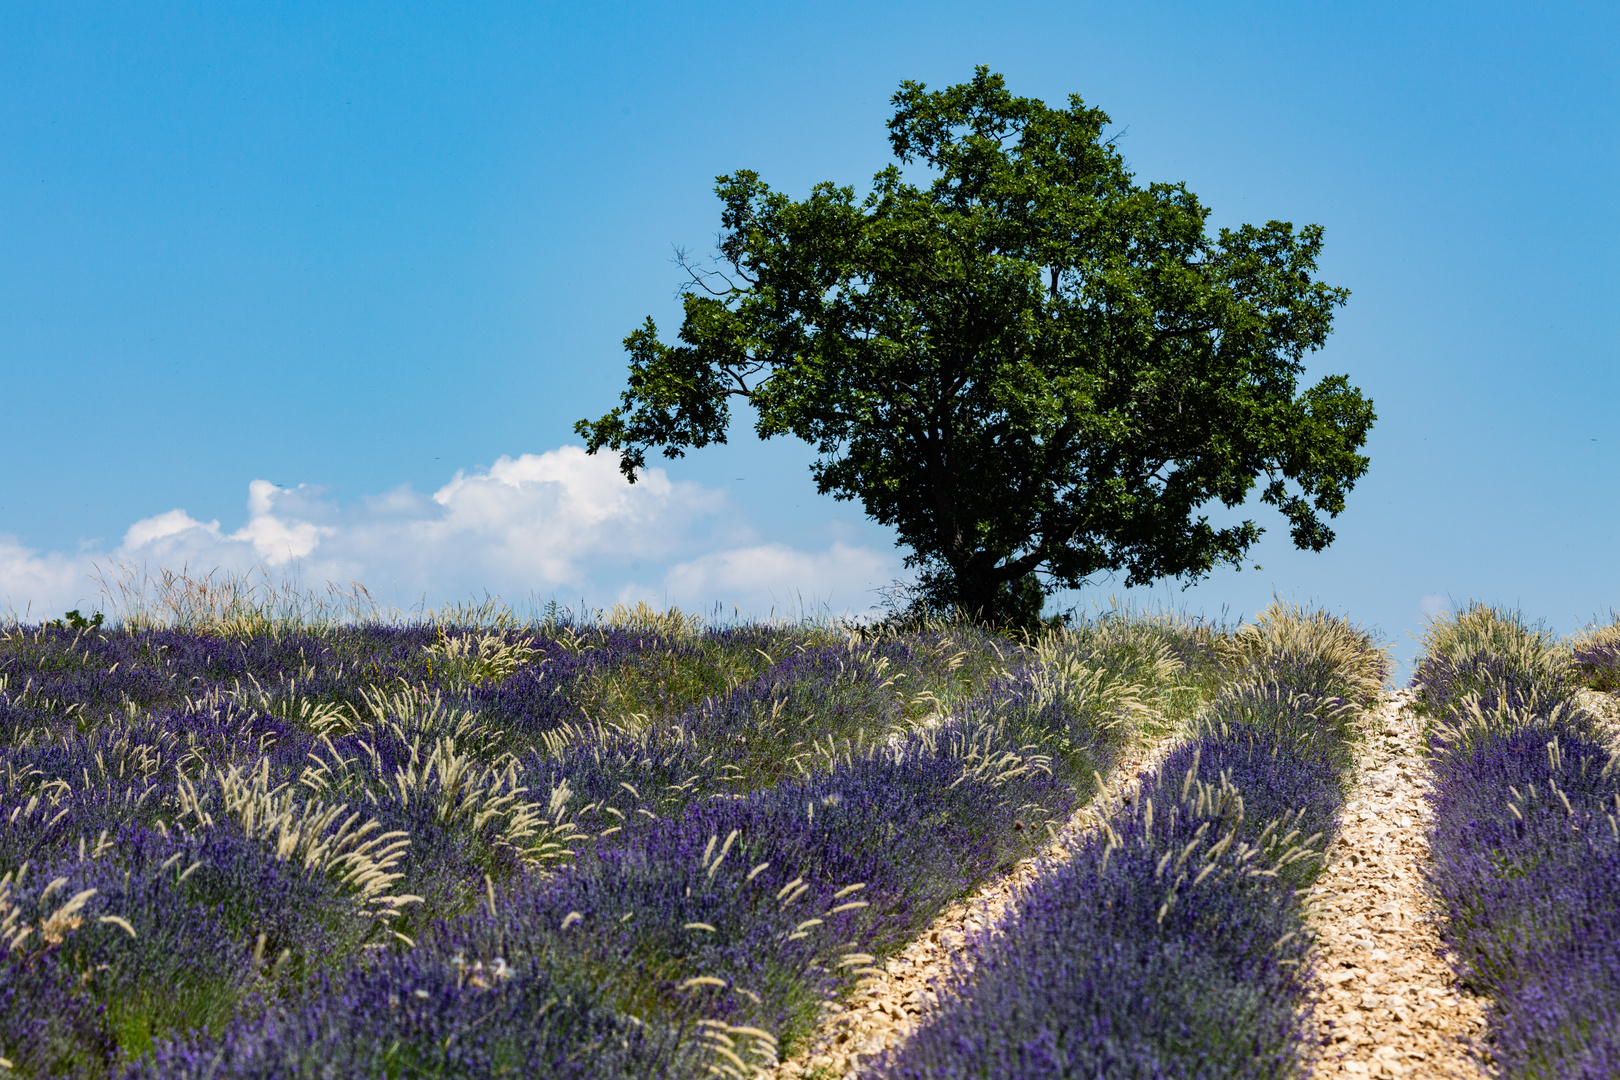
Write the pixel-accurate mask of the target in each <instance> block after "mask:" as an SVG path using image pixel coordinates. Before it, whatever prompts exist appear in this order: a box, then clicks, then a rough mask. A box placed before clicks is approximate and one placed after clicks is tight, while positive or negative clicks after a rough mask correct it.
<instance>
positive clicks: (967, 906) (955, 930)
mask: <svg viewBox="0 0 1620 1080" xmlns="http://www.w3.org/2000/svg"><path fill="white" fill-rule="evenodd" d="M1176 738H1177V736H1174V735H1171V736H1166V737H1164V738H1161V739H1159V740H1158V741H1156V742H1154V743H1151V744H1146V745H1144V744H1142V743H1135V744H1133V745H1132V746H1131V747H1129V748H1128V749H1127V750H1126V751H1125V753H1124V754H1123V756H1122V757H1121V759H1120V763H1119V766H1118V767H1117V768H1116V769H1115V770H1114V772H1113V774H1112V775H1111V776H1110V777H1109V779H1108V781H1107V782H1106V783H1105V784H1104V786H1103V790H1102V792H1101V793H1100V794H1099V795H1098V797H1097V798H1096V799H1094V800H1093V801H1092V802H1091V803H1090V804H1089V805H1088V806H1086V807H1084V808H1082V809H1080V810H1078V811H1077V812H1076V813H1075V814H1074V816H1073V817H1071V818H1070V819H1069V821H1068V823H1067V824H1066V825H1065V826H1064V827H1063V829H1062V830H1061V831H1060V832H1059V833H1058V835H1057V837H1056V838H1055V839H1054V840H1053V842H1052V843H1051V845H1049V846H1048V847H1047V849H1046V850H1045V851H1043V852H1042V853H1041V854H1039V855H1036V856H1032V857H1030V858H1027V859H1024V860H1022V861H1021V862H1019V863H1018V864H1017V865H1016V866H1014V867H1013V868H1012V869H1011V870H1010V871H1008V872H1007V873H1005V874H1003V875H1000V876H999V877H996V878H993V879H992V880H991V881H990V882H989V883H987V884H986V885H985V886H984V887H983V888H981V889H980V890H979V891H978V892H977V893H975V894H974V895H973V896H971V897H969V898H968V899H967V900H965V901H963V902H961V903H958V904H955V905H952V906H951V907H950V908H948V909H946V911H945V912H944V913H943V914H942V915H940V917H939V918H938V919H936V920H935V921H934V923H933V925H931V926H930V927H929V928H928V929H927V930H925V931H924V932H923V933H922V934H921V935H920V936H918V938H917V939H916V940H915V941H913V942H912V943H911V944H910V945H908V946H907V947H906V948H905V950H904V951H902V952H901V953H899V954H898V955H896V956H894V957H891V958H890V959H889V961H888V962H887V964H886V965H885V970H883V971H882V972H880V973H877V974H874V975H870V976H868V977H867V978H866V979H865V980H864V981H863V982H862V983H861V985H860V987H859V989H858V990H857V991H856V992H855V993H854V994H852V995H850V997H849V998H848V999H847V1000H846V1001H845V1002H842V1003H829V1004H828V1005H827V1006H826V1008H827V1016H826V1019H825V1020H824V1021H823V1022H822V1025H821V1029H820V1031H819V1032H818V1033H817V1035H816V1038H815V1039H814V1041H813V1042H812V1044H811V1046H810V1048H809V1050H808V1051H806V1052H805V1053H802V1054H800V1055H799V1056H797V1057H795V1058H793V1059H792V1060H789V1061H785V1062H783V1063H782V1064H781V1065H780V1066H778V1067H777V1069H776V1070H775V1071H774V1072H773V1073H765V1074H763V1075H765V1076H775V1077H778V1078H780V1080H790V1078H797V1077H806V1078H814V1080H834V1078H842V1077H848V1078H854V1077H858V1076H860V1075H861V1062H862V1059H868V1060H870V1059H871V1058H873V1057H875V1056H877V1055H879V1054H881V1053H883V1052H884V1051H886V1050H888V1049H890V1048H892V1047H897V1046H899V1045H900V1044H901V1043H902V1042H904V1041H905V1040H906V1039H907V1038H908V1037H909V1036H910V1035H911V1033H912V1032H913V1031H915V1030H917V1029H918V1028H919V1027H921V1026H922V1024H923V1023H925V1022H926V1021H927V1020H928V1018H929V1016H930V1015H931V1013H932V1012H933V1010H934V1009H936V1008H937V1007H938V1005H939V997H940V990H941V989H942V988H943V987H944V986H945V985H946V984H947V982H948V981H949V977H950V975H951V973H952V970H953V967H954V965H955V963H956V960H957V957H958V955H959V954H960V953H961V952H962V948H963V945H964V944H965V943H966V941H967V938H968V936H969V935H971V934H978V933H979V932H981V931H983V930H985V929H987V928H988V929H989V930H990V932H991V934H992V935H993V934H994V933H995V932H996V928H997V927H998V926H999V925H1000V924H1001V922H1002V920H1003V919H1004V918H1005V917H1006V914H1007V908H1008V906H1009V904H1010V903H1011V902H1012V900H1013V899H1014V898H1015V897H1016V896H1017V895H1018V893H1019V892H1020V891H1021V890H1022V889H1024V888H1026V887H1027V886H1028V885H1029V884H1030V883H1031V882H1033V881H1034V880H1035V879H1036V878H1037V877H1039V876H1040V875H1041V873H1042V872H1044V870H1045V869H1046V868H1047V867H1048V866H1051V865H1056V864H1057V863H1060V862H1061V861H1063V860H1066V859H1067V858H1068V856H1069V848H1070V846H1072V845H1073V844H1074V843H1075V842H1076V841H1077V840H1079V839H1080V838H1081V837H1083V836H1084V835H1085V834H1086V832H1088V831H1089V830H1091V829H1094V828H1096V825H1097V822H1098V820H1100V819H1099V818H1098V817H1097V816H1096V815H1097V813H1098V812H1103V813H1105V814H1106V810H1107V808H1108V807H1109V806H1110V805H1114V804H1117V803H1119V802H1122V801H1123V802H1126V803H1128V802H1130V800H1131V799H1132V798H1134V797H1135V793H1136V789H1137V788H1138V787H1139V786H1140V784H1141V780H1142V777H1143V776H1145V775H1146V774H1147V773H1148V772H1150V771H1151V770H1152V769H1154V768H1156V767H1157V766H1158V764H1159V762H1160V761H1162V760H1163V759H1164V755H1165V754H1166V753H1168V752H1169V750H1170V747H1171V746H1173V745H1174V744H1175V741H1176Z"/></svg>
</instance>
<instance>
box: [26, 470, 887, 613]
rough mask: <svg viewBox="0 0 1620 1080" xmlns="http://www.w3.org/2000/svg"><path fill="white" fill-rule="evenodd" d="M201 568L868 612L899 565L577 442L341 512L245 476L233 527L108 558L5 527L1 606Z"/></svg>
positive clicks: (136, 536)
mask: <svg viewBox="0 0 1620 1080" xmlns="http://www.w3.org/2000/svg"><path fill="white" fill-rule="evenodd" d="M114 561H120V562H126V563H136V564H144V565H145V566H146V567H147V568H148V570H149V571H155V570H157V569H158V568H169V569H173V570H180V569H182V568H188V569H189V570H190V571H191V572H193V573H203V572H207V571H209V570H213V569H215V568H219V569H223V570H232V571H243V570H247V569H249V568H251V567H255V566H263V567H266V568H268V569H270V570H272V571H276V570H280V571H283V572H285V571H290V570H293V569H295V568H296V570H297V571H298V572H299V574H300V575H301V576H302V578H303V579H304V580H305V581H306V582H318V581H322V580H331V581H346V580H354V581H359V582H362V583H364V584H366V585H367V586H368V587H369V588H371V589H372V591H373V592H374V593H375V594H377V595H380V596H383V597H385V598H389V602H400V601H403V602H404V604H406V605H409V604H411V603H415V602H416V601H418V600H420V599H423V598H425V599H426V600H427V601H428V602H429V603H435V602H439V601H442V600H448V599H458V598H462V597H466V596H467V595H469V594H473V595H482V594H483V593H485V592H489V593H494V594H498V595H502V596H505V597H506V598H507V599H508V600H518V599H521V598H525V597H528V596H530V595H539V596H542V597H546V596H552V595H556V596H558V597H559V598H560V599H564V600H573V599H585V600H586V601H588V602H591V603H607V602H613V601H618V600H636V599H646V600H649V601H652V602H659V603H661V602H665V601H667V602H670V603H678V604H681V605H682V606H684V607H688V608H698V607H703V606H706V605H709V604H712V603H716V602H719V603H724V604H726V605H732V604H735V605H736V606H738V607H739V608H741V609H742V610H744V611H746V612H753V613H755V614H762V615H763V614H766V613H768V612H769V611H771V610H773V609H774V610H776V611H777V612H779V613H780V612H782V611H785V610H793V611H797V610H799V609H800V608H801V607H803V608H809V609H813V610H830V611H833V612H840V613H841V612H858V611H864V610H866V609H867V608H869V607H870V606H871V605H872V603H873V601H874V594H873V591H872V590H874V589H875V588H877V587H879V586H882V585H885V584H887V583H888V582H889V581H890V580H892V579H893V578H894V577H896V576H897V575H898V574H899V573H900V572H901V571H900V562H899V559H898V558H896V557H895V555H894V553H893V552H892V551H878V550H874V549H872V548H868V547H863V546H860V545H858V544H851V543H846V542H844V541H836V542H833V543H831V544H830V545H829V546H827V547H826V548H824V549H822V550H802V549H800V548H796V547H792V546H789V545H787V544H783V543H775V542H767V541H764V540H762V539H761V537H760V536H759V535H758V533H757V531H756V530H755V529H753V528H752V527H751V526H750V525H749V523H748V521H747V520H746V517H745V516H744V514H743V512H742V510H741V508H739V507H737V506H736V505H734V504H733V503H731V502H730V501H729V499H728V498H727V497H726V495H725V493H723V492H720V491H716V490H713V489H710V488H706V487H703V486H702V485H700V484H695V483H689V482H677V481H672V480H671V479H670V478H669V476H668V474H667V473H665V471H664V470H662V469H656V468H655V469H649V470H647V471H646V473H645V474H644V475H643V476H642V477H641V478H639V479H638V481H637V483H635V484H634V485H632V484H629V483H627V482H626V481H625V480H624V478H623V477H622V476H621V475H619V471H618V467H617V465H616V463H615V462H614V461H613V460H612V459H611V458H610V457H606V456H599V457H592V456H590V455H587V454H586V453H585V451H584V450H583V449H582V448H580V447H577V446H564V447H560V448H558V449H556V450H551V451H548V452H547V453H543V454H522V455H519V456H517V457H503V458H501V459H500V460H499V461H497V462H495V464H494V465H492V466H490V467H489V468H487V469H477V470H462V471H459V472H457V473H456V474H455V475H454V476H453V477H452V478H451V479H450V481H449V482H448V483H446V484H445V485H444V486H443V487H441V488H440V489H439V490H437V491H435V492H433V493H432V494H431V495H423V494H421V493H419V492H416V491H414V490H412V489H411V488H410V487H408V486H407V487H400V488H397V489H395V490H393V491H389V492H385V493H383V494H380V495H372V496H367V497H364V498H362V499H361V500H360V501H359V502H358V503H356V504H353V505H350V506H340V505H338V504H337V503H335V502H333V501H330V500H328V499H326V498H324V496H323V492H322V491H321V489H319V488H315V487H308V486H301V487H298V488H281V487H277V486H276V485H274V484H272V483H270V482H268V481H265V480H254V481H252V482H251V483H250V484H249V485H248V499H247V517H246V520H245V521H244V522H243V523H242V524H241V525H240V526H239V527H237V528H236V529H234V530H233V531H230V532H227V531H225V529H224V528H223V527H222V526H221V524H220V522H218V521H199V520H197V519H195V518H193V517H191V515H189V514H188V513H186V511H185V510H183V509H178V508H177V509H173V510H169V511H166V512H164V513H160V514H155V515H153V516H151V517H147V518H143V519H141V520H140V521H137V522H135V523H134V524H132V525H131V526H129V528H128V530H126V532H125V533H124V537H123V540H122V542H121V543H120V544H119V545H118V547H117V548H116V549H115V550H113V551H109V552H103V553H95V552H92V553H89V554H75V555H65V554H60V553H41V552H38V551H35V550H31V549H29V548H26V547H24V546H23V545H22V544H21V542H20V541H18V540H17V539H16V538H15V537H6V536H0V605H9V606H10V607H11V609H12V610H13V611H15V612H17V613H19V614H20V613H23V612H25V611H28V610H31V611H32V613H33V615H34V617H38V616H40V615H41V614H48V613H56V612H60V611H61V610H65V609H66V608H68V607H74V606H82V605H83V604H84V603H86V602H88V601H86V600H85V599H84V598H85V597H86V596H87V595H88V596H95V595H96V592H97V590H96V587H95V585H94V583H93V580H92V578H93V574H94V572H95V567H96V566H97V565H101V566H106V565H107V564H108V563H110V562H114Z"/></svg>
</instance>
